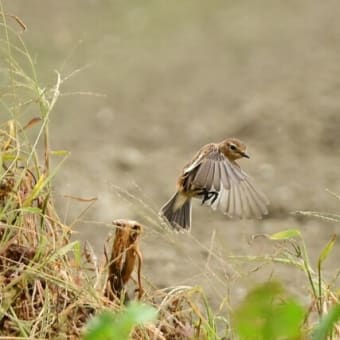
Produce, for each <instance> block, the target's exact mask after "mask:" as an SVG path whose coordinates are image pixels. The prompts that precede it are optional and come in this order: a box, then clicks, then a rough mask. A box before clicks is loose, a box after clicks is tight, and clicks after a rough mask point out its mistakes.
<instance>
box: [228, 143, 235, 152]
mask: <svg viewBox="0 0 340 340" xmlns="http://www.w3.org/2000/svg"><path fill="white" fill-rule="evenodd" d="M229 148H230V150H232V151H236V150H237V149H236V146H235V145H234V144H230V146H229Z"/></svg>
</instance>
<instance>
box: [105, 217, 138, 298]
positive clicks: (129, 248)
mask: <svg viewBox="0 0 340 340" xmlns="http://www.w3.org/2000/svg"><path fill="white" fill-rule="evenodd" d="M113 224H114V225H116V226H117V229H116V234H115V239H114V242H113V246H112V252H111V258H110V262H109V269H108V270H109V275H108V280H107V284H106V291H105V295H106V296H107V297H108V298H109V299H110V300H114V299H116V298H120V297H121V295H122V291H123V290H124V288H125V285H126V284H127V283H128V281H129V280H130V278H131V274H132V272H133V269H134V267H135V264H136V259H138V264H137V266H138V270H137V275H138V288H137V290H136V291H138V298H141V296H142V294H143V288H142V282H141V268H142V261H143V260H142V253H141V251H140V249H139V243H138V238H139V235H140V234H141V232H142V230H143V228H142V226H141V224H139V223H138V222H136V221H129V220H115V221H113Z"/></svg>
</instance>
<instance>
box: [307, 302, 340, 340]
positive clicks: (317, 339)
mask: <svg viewBox="0 0 340 340" xmlns="http://www.w3.org/2000/svg"><path fill="white" fill-rule="evenodd" d="M338 320H340V304H336V305H334V306H333V307H332V308H331V310H330V311H329V312H328V314H327V315H326V316H324V317H323V318H322V319H321V321H320V323H319V324H318V325H317V326H316V327H315V328H314V330H313V333H312V337H311V339H312V340H325V339H326V338H327V335H328V334H329V333H330V332H331V331H332V329H333V326H334V324H335V323H336V322H337V321H338Z"/></svg>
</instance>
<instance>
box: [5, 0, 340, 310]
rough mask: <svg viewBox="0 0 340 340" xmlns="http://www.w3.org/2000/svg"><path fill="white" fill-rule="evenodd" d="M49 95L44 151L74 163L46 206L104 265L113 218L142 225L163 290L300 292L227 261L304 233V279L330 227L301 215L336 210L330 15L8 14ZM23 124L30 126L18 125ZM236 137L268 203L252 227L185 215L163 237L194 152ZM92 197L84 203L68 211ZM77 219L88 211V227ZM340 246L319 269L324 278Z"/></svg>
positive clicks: (16, 3)
mask: <svg viewBox="0 0 340 340" xmlns="http://www.w3.org/2000/svg"><path fill="white" fill-rule="evenodd" d="M4 5H5V11H7V12H8V13H11V14H15V15H17V16H19V17H20V18H21V19H22V20H23V21H24V22H25V24H26V25H27V27H28V29H27V31H26V32H24V33H23V34H22V37H23V38H24V40H25V41H26V43H27V45H28V47H29V49H30V51H31V53H32V55H33V57H34V60H35V61H36V64H37V69H38V77H39V79H40V80H41V82H42V83H43V84H46V85H47V86H48V85H53V83H54V82H55V77H56V76H55V73H54V70H58V71H59V72H60V73H61V75H62V77H63V78H65V77H67V76H69V75H71V74H72V73H73V72H74V71H77V70H78V71H79V72H74V74H72V76H71V77H70V78H69V79H68V80H67V81H65V82H64V83H63V85H62V88H61V91H62V96H61V97H60V100H59V101H58V103H57V106H56V108H55V110H54V112H53V115H52V118H51V119H52V122H51V123H52V132H51V133H52V147H53V148H55V149H66V150H69V151H70V152H71V156H70V158H69V159H68V161H67V162H66V163H65V165H64V166H63V168H62V170H61V171H60V172H59V174H58V177H57V181H56V183H55V188H54V191H55V195H56V197H57V202H58V206H59V211H60V215H61V216H63V218H64V219H65V221H66V222H67V223H72V224H73V225H74V229H75V231H76V232H77V233H76V234H75V236H74V237H75V238H80V239H81V240H83V241H90V242H91V244H93V245H94V247H95V249H96V251H97V252H98V254H99V255H100V254H102V249H103V244H104V242H105V240H106V238H107V236H108V234H109V233H110V232H112V231H113V229H112V227H111V226H110V225H111V221H112V220H113V219H116V218H128V219H137V220H139V221H140V222H142V223H144V225H145V232H144V235H143V244H142V252H143V255H144V275H145V276H146V278H147V279H148V280H150V281H151V282H152V283H153V284H155V285H156V286H157V287H165V286H172V285H180V284H183V285H186V284H189V285H196V284H199V285H203V286H204V287H205V288H206V289H207V293H208V296H209V297H210V298H211V299H212V300H213V301H215V302H216V303H217V304H218V303H219V302H221V299H222V298H223V297H224V296H226V294H229V295H230V298H231V299H233V298H234V297H238V296H242V295H243V294H244V292H245V289H247V288H248V287H249V286H250V285H251V284H252V283H253V282H254V281H263V280H267V279H269V278H271V277H274V278H279V279H281V280H283V281H285V282H286V283H287V284H288V287H289V289H290V290H291V291H292V292H294V293H297V294H299V291H300V289H301V291H303V289H302V287H303V286H304V285H305V286H307V282H306V281H304V280H303V276H301V275H299V274H298V273H297V272H295V271H293V270H291V269H290V270H288V269H287V268H286V267H285V266H273V264H272V263H270V261H269V263H266V261H265V260H264V261H262V262H261V263H260V264H259V263H258V262H254V263H252V262H250V261H246V263H245V262H242V261H236V260H231V259H230V258H228V256H230V255H233V256H244V255H257V256H262V255H265V254H275V253H276V252H278V251H279V250H280V249H279V248H280V247H282V244H281V245H277V244H274V245H273V242H269V241H267V240H266V239H264V238H261V237H260V238H252V236H253V235H257V234H271V233H275V232H279V231H281V230H285V229H293V228H296V229H299V230H301V232H302V234H303V237H304V238H305V241H306V243H307V247H308V250H309V254H310V256H311V258H312V265H315V263H316V260H317V257H318V255H319V254H320V252H321V250H322V248H323V247H324V245H325V244H326V242H327V241H328V240H329V239H330V238H331V236H332V235H333V234H337V233H338V228H339V226H337V225H336V224H332V223H327V222H325V221H320V220H316V219H312V218H307V217H301V216H300V217H298V216H296V215H295V214H294V212H295V211H297V210H316V211H322V212H338V211H339V210H340V208H339V201H338V200H337V199H335V198H334V197H333V196H332V195H330V194H329V193H327V192H326V189H327V188H328V189H330V190H332V191H334V192H336V193H340V181H339V156H340V153H339V151H340V134H339V128H340V76H339V75H340V62H339V60H340V21H339V18H338V13H339V11H340V3H339V2H337V1H327V2H320V1H301V0H300V1H299V0H291V1H264V0H262V1H260V0H253V1H198V0H187V1H179V0H178V1H177V0H174V1H159V0H158V1H156V0H155V1H118V0H117V1H115V0H106V1H104V0H103V1H96V0H74V1H43V2H42V1H38V0H30V1H20V0H10V1H4ZM23 120H24V121H28V120H29V117H27V119H26V117H23ZM226 137H237V138H240V139H241V140H243V141H244V142H246V143H247V145H248V151H249V153H250V155H251V159H250V160H242V161H241V166H242V167H243V168H244V169H245V171H246V172H248V173H249V174H250V175H251V176H252V177H253V178H254V179H255V181H256V183H257V186H258V187H259V188H261V189H262V191H264V192H265V193H266V195H267V196H268V198H269V200H270V202H271V205H270V213H269V215H268V216H267V217H266V218H264V219H263V220H261V221H232V220H228V219H227V218H226V217H225V216H223V215H222V214H221V213H219V212H213V211H210V210H209V209H208V208H206V207H200V206H199V202H195V204H194V207H193V228H192V231H191V234H172V233H170V232H167V231H164V230H163V229H162V228H160V227H157V225H160V221H159V220H158V219H157V211H158V210H159V208H160V207H161V205H162V204H163V203H164V202H165V201H166V200H168V198H169V197H170V196H171V195H172V194H173V192H174V190H175V182H176V178H177V176H178V174H179V173H180V171H181V169H182V167H183V166H184V165H185V164H186V162H187V161H188V160H189V159H190V158H191V157H192V156H193V154H194V153H195V152H196V151H197V150H198V148H200V147H201V146H202V145H204V144H206V143H208V142H218V141H221V140H223V139H224V138H226ZM64 195H73V196H79V197H84V198H90V197H97V198H98V200H97V202H96V203H95V204H93V205H92V206H90V207H89V208H88V209H86V207H87V206H88V203H81V202H78V201H75V200H71V199H68V198H65V197H64ZM84 209H86V211H85V212H84V213H82V212H83V211H84ZM339 251H340V247H339V245H336V248H335V250H334V251H333V253H332V255H331V256H330V258H329V259H328V260H327V262H326V273H329V276H330V277H332V276H333V275H334V274H335V272H336V271H337V270H338V268H339V267H338V265H339V263H338V256H337V254H339Z"/></svg>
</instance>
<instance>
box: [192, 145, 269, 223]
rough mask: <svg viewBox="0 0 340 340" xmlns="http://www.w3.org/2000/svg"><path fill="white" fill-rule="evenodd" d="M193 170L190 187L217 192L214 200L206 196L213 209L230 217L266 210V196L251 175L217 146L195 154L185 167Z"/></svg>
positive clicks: (259, 212) (265, 211)
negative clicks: (192, 160)
mask: <svg viewBox="0 0 340 340" xmlns="http://www.w3.org/2000/svg"><path fill="white" fill-rule="evenodd" d="M193 170H195V172H196V174H195V176H194V177H193V179H192V182H191V185H192V187H193V188H204V189H206V190H207V191H209V192H210V191H214V192H217V193H218V195H217V198H216V200H215V201H214V200H205V204H207V205H210V206H211V207H212V208H213V209H214V210H216V209H219V210H221V211H222V212H223V213H224V214H226V215H228V216H230V217H238V218H252V217H255V218H261V217H262V216H263V215H266V214H267V213H268V210H267V205H268V204H269V202H268V200H267V198H266V197H265V195H264V194H263V193H261V192H260V191H259V190H258V189H256V188H255V186H254V184H253V182H252V180H251V178H250V177H249V176H248V175H247V174H246V173H245V172H244V171H243V170H242V169H241V168H240V167H239V166H238V164H236V163H234V162H231V161H229V159H227V158H226V157H225V156H224V155H223V154H222V153H220V152H219V151H218V149H212V150H210V152H208V153H207V154H205V155H203V156H202V157H198V158H197V159H196V161H195V162H193V163H192V164H191V166H190V168H187V171H193Z"/></svg>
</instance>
